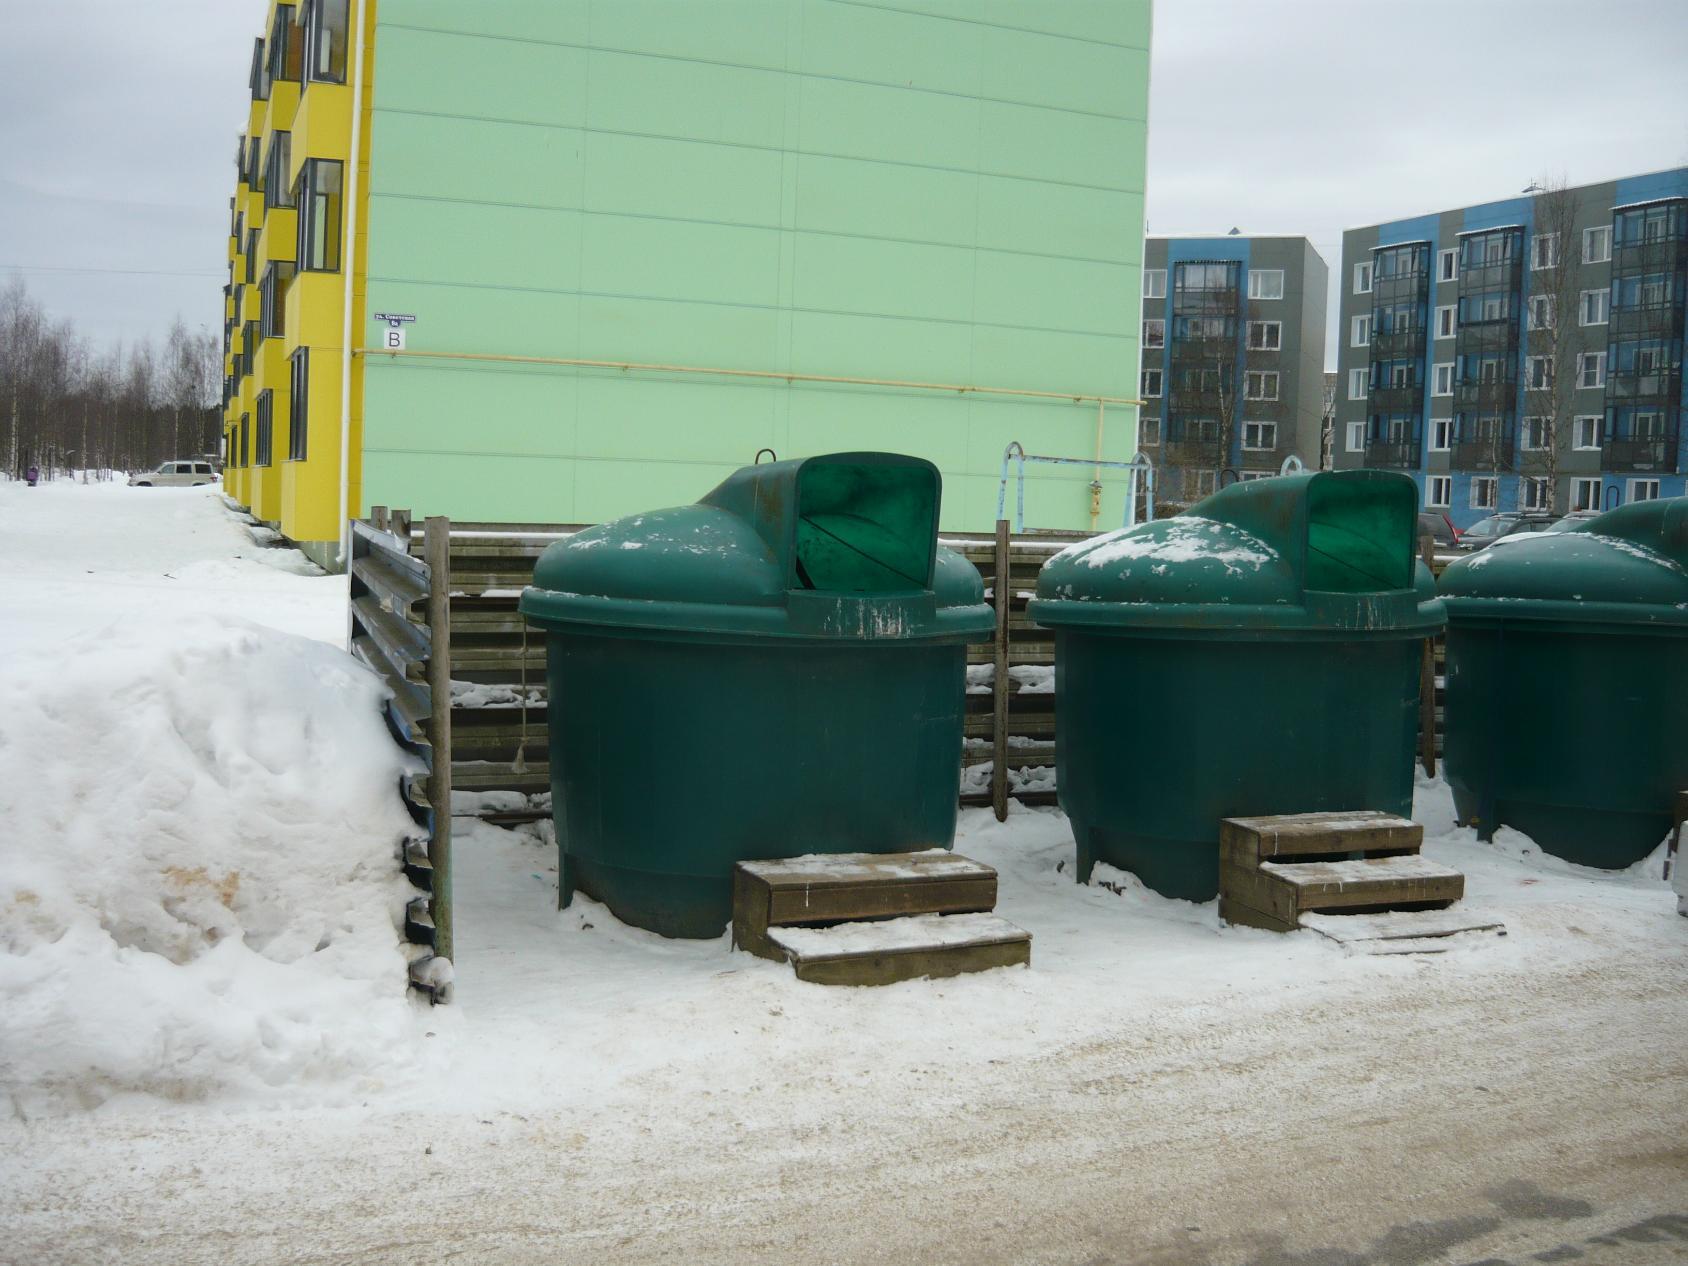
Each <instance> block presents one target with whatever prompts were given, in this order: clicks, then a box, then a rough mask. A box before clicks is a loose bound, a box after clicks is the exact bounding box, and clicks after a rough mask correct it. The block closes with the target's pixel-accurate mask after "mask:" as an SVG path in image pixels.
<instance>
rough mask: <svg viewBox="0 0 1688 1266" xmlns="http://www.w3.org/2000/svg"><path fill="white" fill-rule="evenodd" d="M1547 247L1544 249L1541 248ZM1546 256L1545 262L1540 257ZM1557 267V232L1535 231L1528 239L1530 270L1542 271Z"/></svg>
mask: <svg viewBox="0 0 1688 1266" xmlns="http://www.w3.org/2000/svg"><path fill="white" fill-rule="evenodd" d="M1543 246H1545V247H1546V248H1547V249H1546V250H1545V251H1544V250H1543V249H1542V248H1543ZM1544 255H1545V256H1546V260H1547V262H1546V263H1543V262H1542V257H1543V256H1544ZM1557 267H1559V234H1557V233H1537V234H1536V235H1535V236H1534V237H1532V238H1531V239H1530V271H1531V272H1538V273H1539V272H1542V271H1543V270H1545V269H1549V268H1557Z"/></svg>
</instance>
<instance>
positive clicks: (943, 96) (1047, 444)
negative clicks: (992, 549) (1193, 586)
mask: <svg viewBox="0 0 1688 1266" xmlns="http://www.w3.org/2000/svg"><path fill="white" fill-rule="evenodd" d="M1149 27H1150V2H1149V0H1062V2H1060V3H1053V2H1048V0H1038V2H1037V3H1033V2H1031V0H1018V2H1009V0H880V2H875V3H871V4H869V3H857V2H854V0H502V2H501V3H499V4H496V5H493V4H464V3H462V2H461V0H380V8H379V13H378V26H377V31H376V45H375V81H374V105H373V118H372V124H371V128H372V131H371V155H370V182H369V188H370V193H369V233H368V304H367V311H369V312H370V313H375V312H402V313H409V314H413V315H415V317H416V321H415V323H414V324H413V325H411V326H409V328H408V330H407V337H408V345H409V349H410V350H412V351H415V350H431V351H449V352H470V353H492V354H501V355H514V356H534V357H565V358H589V359H601V360H612V361H618V362H620V361H634V362H642V363H661V364H678V365H701V366H713V367H720V368H733V369H754V370H772V371H777V372H793V373H807V374H821V375H844V376H853V377H872V378H881V379H887V378H889V379H912V380H919V381H925V382H943V383H964V384H978V385H985V386H998V387H1014V388H1026V389H1034V390H1046V391H1059V392H1072V393H1074V394H1086V393H1090V394H1103V395H1113V396H1122V397H1130V396H1135V395H1136V390H1137V370H1138V340H1139V333H1140V325H1139V322H1140V313H1141V307H1140V302H1141V301H1140V298H1139V290H1140V286H1141V269H1142V241H1143V174H1144V159H1145V146H1146V122H1145V119H1146V115H1147V107H1148V75H1149V68H1148V57H1149V54H1148V47H1149ZM378 336H379V331H378V327H377V325H376V324H375V323H374V322H373V321H372V322H371V324H370V326H369V328H368V329H366V330H365V331H364V339H363V341H364V342H365V343H366V344H373V343H375V342H376V341H377V339H378ZM365 374H366V377H365V395H364V400H365V404H364V468H363V469H364V483H363V501H364V503H365V505H366V506H367V505H369V504H385V505H402V506H407V507H409V508H411V509H412V510H414V511H415V512H416V513H417V514H419V515H420V514H424V513H427V514H441V513H444V514H449V515H451V516H453V517H455V518H460V519H487V520H502V521H540V522H568V521H573V522H595V521H599V520H602V519H606V518H611V517H615V516H617V515H620V514H625V513H630V512H633V511H636V510H641V509H649V508H653V507H656V506H662V505H670V504H677V503H684V502H689V501H691V500H693V499H695V498H696V497H697V496H699V495H701V494H702V493H704V492H706V491H707V490H708V489H709V488H711V487H712V486H713V485H714V484H715V483H716V482H717V481H718V480H719V479H720V478H721V477H722V476H723V475H725V474H726V473H727V472H728V471H730V470H732V469H734V468H736V467H738V466H740V465H743V464H745V463H748V462H749V461H751V460H752V458H753V456H754V454H755V453H756V451H757V450H758V449H759V448H762V447H769V448H772V449H774V450H775V451H776V452H777V453H778V455H779V456H780V457H781V458H788V457H799V456H805V455H810V454H814V453H821V452H829V451H836V450H842V449H852V448H870V449H871V448H883V449H890V450H895V451H899V452H905V453H912V454H917V455H920V456H923V457H927V458H929V459H931V460H932V461H933V462H935V463H936V464H937V465H938V466H939V468H940V469H941V470H942V471H943V473H944V479H945V485H946V488H945V513H944V519H945V526H946V527H947V528H949V529H951V530H959V529H983V528H988V527H989V525H990V523H991V522H992V520H994V518H995V515H996V497H997V488H998V472H999V468H1000V464H1001V458H1002V451H1003V448H1004V446H1005V445H1007V444H1008V443H1009V441H1011V440H1019V441H1021V442H1022V443H1023V444H1024V445H1025V447H1026V448H1027V450H1028V451H1031V452H1038V453H1050V454H1060V455H1067V456H1075V457H1089V456H1091V455H1092V454H1093V453H1094V451H1095V442H1096V422H1097V417H1096V412H1097V411H1096V406H1095V405H1094V404H1088V405H1075V404H1072V403H1068V402H1043V401H1025V400H1015V399H1008V398H1000V397H998V398H990V397H983V396H974V395H952V394H942V395H940V394H933V393H921V392H910V391H905V390H893V389H879V388H864V387H857V386H834V385H820V384H805V383H795V384H787V383H784V382H778V381H776V382H771V383H770V382H753V381H744V380H733V379H708V378H698V377H694V376H688V375H664V374H653V373H649V372H646V371H633V372H623V371H613V370H612V371H604V370H594V369H584V370H583V369H576V368H559V367H552V366H531V365H511V364H500V363H490V362H446V361H432V360H426V359H420V358H413V357H405V358H389V357H380V356H371V357H370V358H369V359H368V362H367V368H366V371H365ZM1105 423H1106V426H1105V441H1104V445H1105V454H1106V456H1107V457H1109V458H1110V459H1124V458H1129V457H1130V456H1132V454H1133V452H1134V447H1135V436H1136V418H1135V411H1134V410H1133V409H1131V408H1130V407H1129V406H1118V405H1116V406H1110V407H1109V409H1108V412H1107V415H1106V419H1105ZM1090 477H1091V476H1090V472H1089V471H1088V470H1087V469H1077V468H1065V469H1056V468H1047V467H1046V468H1043V470H1042V471H1041V472H1040V473H1038V474H1037V475H1036V476H1035V479H1034V481H1032V482H1031V484H1030V486H1029V487H1030V490H1029V492H1028V497H1027V504H1028V513H1027V520H1028V523H1029V524H1035V525H1036V526H1043V527H1056V526H1064V527H1085V526H1088V525H1089V510H1090V499H1089V493H1088V484H1089V481H1090ZM1105 482H1106V484H1107V487H1108V495H1107V497H1106V499H1105V502H1104V509H1103V524H1104V526H1109V525H1113V524H1117V522H1118V521H1119V516H1120V514H1121V509H1122V495H1123V494H1122V490H1121V489H1122V483H1121V481H1120V480H1118V479H1117V478H1110V479H1108V480H1107V481H1105ZM1010 504H1011V506H1012V494H1011V499H1010Z"/></svg>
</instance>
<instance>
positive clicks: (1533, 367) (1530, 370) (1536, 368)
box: [1525, 356, 1553, 391]
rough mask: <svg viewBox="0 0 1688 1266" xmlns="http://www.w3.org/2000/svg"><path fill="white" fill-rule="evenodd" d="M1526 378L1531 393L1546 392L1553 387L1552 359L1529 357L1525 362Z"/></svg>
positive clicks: (1547, 357)
mask: <svg viewBox="0 0 1688 1266" xmlns="http://www.w3.org/2000/svg"><path fill="white" fill-rule="evenodd" d="M1525 369H1526V372H1527V375H1528V376H1527V377H1526V378H1525V381H1526V382H1528V383H1529V384H1530V390H1531V391H1546V390H1547V389H1548V388H1549V387H1551V386H1553V357H1551V356H1531V357H1529V358H1528V360H1527V361H1526V362H1525Z"/></svg>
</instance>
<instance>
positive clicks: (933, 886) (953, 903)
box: [733, 849, 996, 958]
mask: <svg viewBox="0 0 1688 1266" xmlns="http://www.w3.org/2000/svg"><path fill="white" fill-rule="evenodd" d="M995 907H996V871H995V870H993V869H992V868H991V867H989V866H986V865H983V864H982V863H979V862H975V861H973V860H971V859H969V858H966V857H958V856H957V855H956V854H954V853H950V852H945V851H943V850H941V849H933V850H930V851H928V852H922V853H817V854H810V855H808V856H804V857H790V858H783V859H778V860H770V861H746V862H740V863H739V864H738V865H737V866H736V867H734V869H733V943H734V944H735V945H737V946H738V947H739V948H740V949H744V950H748V951H750V952H751V953H753V954H760V955H762V956H763V957H765V958H778V957H782V956H783V955H782V954H781V953H780V952H779V951H778V950H776V949H775V948H774V947H773V946H772V944H771V943H770V941H769V929H770V928H775V927H793V926H797V925H801V924H819V923H841V922H845V921H847V920H855V919H890V918H896V917H899V916H903V915H914V914H960V913H978V912H982V911H986V910H991V909H994V908H995Z"/></svg>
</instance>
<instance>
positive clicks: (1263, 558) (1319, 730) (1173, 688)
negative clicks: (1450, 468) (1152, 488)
mask: <svg viewBox="0 0 1688 1266" xmlns="http://www.w3.org/2000/svg"><path fill="white" fill-rule="evenodd" d="M1417 523H1418V512H1417V492H1416V488H1415V486H1414V484H1413V481H1412V480H1411V479H1410V478H1408V477H1407V476H1405V475H1401V474H1394V473H1390V472H1385V471H1369V470H1360V471H1326V472H1319V473H1303V474H1296V475H1285V476H1281V477H1278V478H1274V479H1261V480H1255V481H1251V482H1248V483H1236V484H1232V485H1231V486H1230V487H1227V488H1224V489H1222V490H1221V491H1219V492H1218V493H1216V494H1215V495H1213V496H1211V497H1209V498H1207V499H1206V500H1205V501H1203V502H1201V503H1200V504H1198V505H1196V506H1193V507H1191V508H1190V509H1189V510H1186V511H1185V512H1184V513H1182V514H1180V515H1178V516H1176V517H1174V518H1171V519H1163V520H1161V521H1159V522H1155V523H1145V524H1139V525H1138V526H1136V527H1132V528H1127V529H1125V530H1123V531H1119V532H1114V533H1111V534H1109V535H1107V536H1103V537H1099V538H1095V539H1092V540H1089V541H1085V542H1083V543H1081V544H1079V545H1075V546H1073V547H1071V548H1070V549H1067V550H1065V551H1063V552H1062V553H1060V554H1057V555H1056V556H1055V557H1053V558H1051V559H1050V560H1049V562H1048V563H1047V564H1045V566H1044V568H1043V571H1042V572H1041V574H1040V575H1039V576H1038V582H1037V596H1036V597H1035V598H1034V599H1033V600H1032V601H1031V603H1030V604H1029V608H1028V609H1029V611H1030V614H1031V618H1032V619H1033V620H1034V621H1036V622H1037V623H1038V624H1040V625H1043V626H1044V627H1046V628H1050V629H1053V630H1054V632H1055V717H1056V734H1057V739H1056V742H1057V756H1056V772H1057V779H1058V792H1059V796H1060V802H1061V807H1062V809H1063V810H1065V812H1066V814H1067V816H1068V818H1069V819H1070V820H1071V822H1072V828H1073V836H1074V838H1075V840H1076V842H1077V845H1078V879H1079V882H1081V883H1083V882H1087V881H1088V879H1089V877H1090V872H1091V868H1092V867H1093V866H1094V864H1095V863H1096V862H1098V861H1104V862H1107V863H1109V864H1110V865H1113V866H1117V867H1120V868H1121V869H1123V870H1128V871H1131V872H1133V873H1135V874H1136V875H1137V876H1138V877H1139V878H1141V879H1142V880H1143V882H1144V883H1146V884H1147V885H1149V886H1150V887H1151V888H1154V889H1155V890H1156V891H1158V892H1161V893H1164V894H1165V895H1167V896H1171V897H1182V898H1185V899H1187V900H1191V901H1207V900H1209V899H1211V898H1212V897H1213V896H1215V895H1216V894H1217V892H1218V890H1219V823H1220V820H1221V819H1223V818H1226V817H1232V816H1236V815H1254V814H1273V813H1303V812H1314V811H1318V810H1333V809H1336V810H1340V809H1382V810H1385V811H1388V812H1393V813H1399V814H1409V813H1410V812H1411V810H1412V790H1413V761H1414V756H1415V752H1416V738H1417V721H1418V698H1419V670H1420V658H1421V652H1422V643H1423V639H1424V638H1426V637H1429V636H1432V635H1433V634H1435V633H1436V632H1438V631H1440V629H1441V626H1442V608H1441V604H1440V603H1439V602H1438V601H1437V600H1436V596H1435V588H1434V583H1433V581H1432V580H1431V577H1430V573H1429V571H1428V569H1426V568H1425V567H1424V565H1423V564H1422V563H1419V562H1418V561H1417V559H1416V556H1415V552H1416V550H1415V547H1416V541H1415V535H1416V532H1417Z"/></svg>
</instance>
